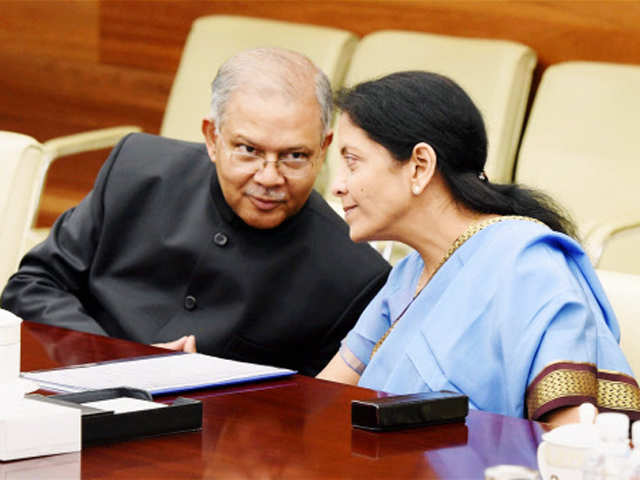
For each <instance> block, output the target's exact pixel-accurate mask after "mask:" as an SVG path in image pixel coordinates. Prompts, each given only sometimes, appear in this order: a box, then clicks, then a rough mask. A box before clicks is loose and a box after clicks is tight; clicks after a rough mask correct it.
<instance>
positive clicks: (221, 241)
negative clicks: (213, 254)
mask: <svg viewBox="0 0 640 480" xmlns="http://www.w3.org/2000/svg"><path fill="white" fill-rule="evenodd" d="M213 241H214V243H215V244H216V245H218V246H219V247H224V246H225V245H226V244H227V242H228V241H229V237H227V236H226V235H225V234H224V233H222V232H218V233H216V234H215V235H214V236H213Z"/></svg>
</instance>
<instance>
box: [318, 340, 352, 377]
mask: <svg viewBox="0 0 640 480" xmlns="http://www.w3.org/2000/svg"><path fill="white" fill-rule="evenodd" d="M342 348H345V347H342ZM316 378H320V379H322V380H329V381H332V382H339V383H346V384H348V385H355V384H357V383H358V380H360V374H359V373H357V372H356V371H355V370H353V369H352V368H351V367H350V366H349V365H347V364H346V363H345V361H344V360H343V359H342V356H341V355H340V352H338V353H336V354H335V355H334V356H333V358H332V359H331V361H330V362H329V363H328V364H327V366H326V367H324V368H323V369H322V371H321V372H320V373H319V374H318V375H317V376H316Z"/></svg>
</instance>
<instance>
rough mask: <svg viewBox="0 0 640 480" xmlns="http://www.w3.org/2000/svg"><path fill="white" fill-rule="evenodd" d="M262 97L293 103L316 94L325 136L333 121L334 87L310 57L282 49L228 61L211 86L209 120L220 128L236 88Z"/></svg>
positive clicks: (248, 52) (254, 52)
mask: <svg viewBox="0 0 640 480" xmlns="http://www.w3.org/2000/svg"><path fill="white" fill-rule="evenodd" d="M239 88H242V89H243V91H254V92H256V93H259V94H260V95H265V96H266V95H282V96H284V97H286V98H288V99H290V100H291V101H296V100H297V99H300V98H303V97H304V96H305V95H313V94H315V97H316V100H317V101H318V105H319V107H320V111H321V122H322V128H323V131H322V136H323V137H324V135H326V133H327V132H328V130H329V123H330V121H331V109H332V97H331V85H330V83H329V80H328V79H327V76H326V75H325V74H324V72H322V70H320V69H319V68H318V67H316V66H315V65H314V64H313V63H312V62H311V61H310V60H309V59H308V58H307V57H305V56H304V55H301V54H299V53H296V52H293V51H291V50H285V49H282V48H256V49H253V50H245V51H243V52H240V53H238V54H236V55H234V56H233V57H231V58H230V59H229V60H227V61H226V62H225V63H224V64H222V66H221V67H220V69H219V70H218V73H217V75H216V78H215V79H214V80H213V82H212V84H211V111H210V117H211V119H212V120H213V121H214V123H215V125H216V128H217V129H219V128H220V126H221V125H222V123H223V122H224V113H225V106H226V104H227V102H228V101H229V99H230V98H231V96H232V95H233V93H234V92H235V91H236V89H239Z"/></svg>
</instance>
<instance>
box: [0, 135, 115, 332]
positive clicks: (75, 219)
mask: <svg viewBox="0 0 640 480" xmlns="http://www.w3.org/2000/svg"><path fill="white" fill-rule="evenodd" d="M126 140H127V137H125V138H124V139H122V140H121V141H120V143H118V145H117V146H116V147H115V148H114V149H113V150H112V152H111V154H110V155H109V158H108V159H107V161H106V162H105V164H104V165H103V167H102V169H101V170H100V173H99V174H98V177H97V179H96V182H95V185H94V188H93V190H91V192H89V194H88V195H87V196H86V197H85V198H84V200H82V202H81V203H80V204H79V205H78V206H77V207H74V208H72V209H70V210H68V211H66V212H65V213H63V214H62V215H61V216H60V217H59V218H58V220H56V222H55V224H54V225H53V227H52V229H51V232H50V234H49V236H48V237H47V239H46V240H45V241H44V242H42V243H41V244H39V245H37V246H36V247H34V248H33V249H32V250H31V251H30V252H28V253H27V254H26V255H25V256H24V258H23V259H22V261H21V262H20V267H19V269H18V271H17V272H16V273H15V274H13V275H12V276H11V278H10V279H9V281H8V282H7V285H6V287H5V289H4V291H3V292H2V299H1V302H2V303H1V304H2V308H4V309H7V310H10V311H11V312H13V313H15V314H16V315H18V316H19V317H21V318H23V319H24V320H30V321H34V322H39V323H46V324H49V325H55V326H58V327H65V328H70V329H73V330H79V331H82V332H88V333H95V334H100V335H107V332H106V331H105V329H104V328H103V327H102V326H101V325H100V324H99V323H98V322H97V321H96V320H95V319H94V318H92V317H91V316H90V315H89V314H88V308H87V307H88V304H89V302H90V297H89V287H88V285H89V275H90V271H91V265H92V262H93V259H94V255H95V252H96V249H97V246H98V244H99V241H100V235H101V229H102V224H103V218H104V208H103V198H104V192H105V190H106V188H107V184H108V181H109V174H110V172H111V169H112V168H113V165H114V164H115V162H116V159H117V158H118V155H119V153H120V151H121V149H122V146H123V145H124V143H125V142H126Z"/></svg>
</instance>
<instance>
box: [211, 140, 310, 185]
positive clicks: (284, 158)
mask: <svg viewBox="0 0 640 480" xmlns="http://www.w3.org/2000/svg"><path fill="white" fill-rule="evenodd" d="M220 143H221V145H222V149H223V150H224V151H225V154H226V155H227V156H228V157H229V159H230V160H231V161H232V162H233V166H234V167H235V168H236V169H237V170H238V171H241V172H242V173H247V174H254V173H256V172H257V171H259V170H260V169H261V168H265V167H266V166H267V163H269V162H273V163H275V166H276V168H277V169H278V171H279V172H280V174H281V175H282V176H284V177H287V178H301V177H304V176H306V175H308V174H309V172H310V171H311V168H312V166H313V157H312V156H310V155H309V154H308V153H306V152H301V151H295V150H294V151H291V152H284V153H281V154H278V155H279V158H277V159H275V160H274V159H268V158H267V154H266V152H263V151H261V150H258V149H257V148H255V147H252V146H250V145H246V144H239V145H236V146H232V147H229V146H227V145H228V144H227V142H226V141H225V140H224V138H223V137H222V136H220Z"/></svg>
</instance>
